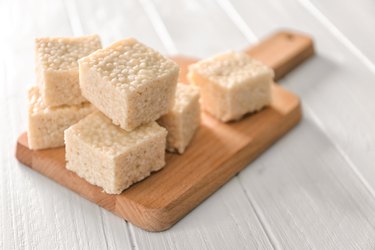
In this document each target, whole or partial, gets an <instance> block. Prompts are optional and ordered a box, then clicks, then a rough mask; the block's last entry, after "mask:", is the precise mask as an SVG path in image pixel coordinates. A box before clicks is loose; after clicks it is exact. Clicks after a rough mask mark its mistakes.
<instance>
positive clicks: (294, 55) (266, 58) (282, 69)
mask: <svg viewBox="0 0 375 250" xmlns="http://www.w3.org/2000/svg"><path fill="white" fill-rule="evenodd" d="M245 52H246V53H248V54H249V55H250V56H251V57H253V58H255V59H257V60H259V61H261V62H263V63H265V64H267V65H268V66H270V67H271V68H273V70H274V71H275V81H277V80H279V79H280V78H282V77H283V76H285V75H286V74H287V73H289V72H290V71H292V70H293V69H294V68H295V67H297V66H298V65H299V64H301V63H302V62H304V61H305V60H306V59H308V58H309V57H311V56H313V55H314V43H313V40H312V38H311V37H309V36H307V35H304V34H301V33H298V32H292V31H279V32H276V33H274V34H272V35H271V36H269V37H268V38H266V39H264V40H261V43H259V44H257V45H255V46H250V47H249V48H247V49H245ZM171 58H172V59H173V60H175V61H176V62H177V63H178V64H179V65H180V79H179V81H180V82H187V78H186V74H187V69H188V66H189V65H190V64H192V63H194V62H196V61H197V60H198V59H196V58H191V57H186V56H173V57H171Z"/></svg>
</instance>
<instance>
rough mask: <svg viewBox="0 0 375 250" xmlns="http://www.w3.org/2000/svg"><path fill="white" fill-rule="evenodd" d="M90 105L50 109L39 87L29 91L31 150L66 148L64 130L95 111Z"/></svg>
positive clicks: (29, 136) (29, 138) (28, 135)
mask: <svg viewBox="0 0 375 250" xmlns="http://www.w3.org/2000/svg"><path fill="white" fill-rule="evenodd" d="M94 109H95V108H94V107H93V106H92V105H91V104H90V103H82V104H78V105H74V106H61V107H56V108H48V107H46V106H45V104H44V103H43V101H42V98H41V96H40V94H39V89H38V87H36V86H34V87H31V88H30V90H29V114H28V132H27V137H28V142H29V147H30V148H31V149H45V148H54V147H60V146H64V130H65V129H67V128H68V127H70V126H71V125H73V124H75V123H77V122H78V121H79V120H81V119H82V118H84V117H85V116H86V115H88V114H89V113H91V112H92V111H94Z"/></svg>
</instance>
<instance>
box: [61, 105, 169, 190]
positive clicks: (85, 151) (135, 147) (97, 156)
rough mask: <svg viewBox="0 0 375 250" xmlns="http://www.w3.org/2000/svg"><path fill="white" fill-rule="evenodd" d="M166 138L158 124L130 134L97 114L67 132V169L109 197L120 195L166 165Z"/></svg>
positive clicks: (165, 132)
mask: <svg viewBox="0 0 375 250" xmlns="http://www.w3.org/2000/svg"><path fill="white" fill-rule="evenodd" d="M166 136H167V131H166V129H165V128H163V127H160V126H159V125H158V124H157V123H156V122H150V123H148V124H145V125H142V126H140V127H138V128H137V129H135V130H133V131H131V132H127V131H125V130H123V129H121V128H120V127H118V126H116V125H114V124H113V123H112V122H111V120H110V119H108V118H107V117H106V116H104V115H103V114H102V113H100V112H94V113H93V114H91V115H88V116H87V117H86V118H85V119H82V120H81V121H80V122H78V123H77V124H75V125H73V126H71V127H70V128H69V129H67V130H65V144H66V147H65V150H66V160H67V164H66V168H67V169H69V170H71V171H73V172H75V173H76V174H77V175H78V176H80V177H82V178H84V179H85V180H87V181H88V182H89V183H91V184H93V185H97V186H99V187H102V188H103V189H104V192H106V193H108V194H120V193H121V192H122V191H123V190H124V189H126V188H128V187H129V186H130V185H132V184H133V183H136V182H138V181H140V180H142V179H144V178H146V177H147V176H149V175H150V174H151V172H153V171H157V170H159V169H161V168H162V167H163V166H164V165H165V159H164V158H165V143H166Z"/></svg>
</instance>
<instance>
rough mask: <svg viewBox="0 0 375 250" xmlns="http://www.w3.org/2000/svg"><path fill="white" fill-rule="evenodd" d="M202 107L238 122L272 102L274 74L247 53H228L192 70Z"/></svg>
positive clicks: (206, 61) (216, 114)
mask: <svg viewBox="0 0 375 250" xmlns="http://www.w3.org/2000/svg"><path fill="white" fill-rule="evenodd" d="M188 77H189V80H190V81H191V82H192V83H194V84H195V85H197V86H199V88H200V92H201V97H202V107H203V109H204V110H206V111H207V112H208V113H210V114H212V115H213V116H215V117H216V118H218V119H219V120H221V121H224V122H227V121H230V120H238V119H240V118H241V117H242V116H243V115H245V114H247V113H250V112H254V111H258V110H260V109H262V108H263V107H264V106H266V105H268V104H269V103H270V102H271V85H272V81H273V77H274V72H273V70H272V69H271V68H269V67H268V66H266V65H264V64H262V63H260V62H258V61H256V60H254V59H252V58H250V57H249V56H248V55H246V54H245V53H236V52H227V53H224V54H221V55H217V56H214V57H212V58H209V59H206V60H202V61H199V62H198V63H196V64H193V65H191V66H190V67H189V75H188Z"/></svg>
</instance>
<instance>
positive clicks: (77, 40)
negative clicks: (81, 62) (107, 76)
mask: <svg viewBox="0 0 375 250" xmlns="http://www.w3.org/2000/svg"><path fill="white" fill-rule="evenodd" d="M100 48H101V42H100V38H99V36H97V35H91V36H81V37H74V38H58V37H56V38H53V37H46V38H36V39H35V64H36V79H37V85H38V86H39V89H40V92H41V95H42V98H43V102H44V104H45V105H46V106H51V107H52V106H60V105H65V104H66V105H74V104H79V103H82V102H84V101H85V99H84V98H83V96H82V95H81V90H80V88H79V76H78V62H77V61H78V59H80V58H82V57H84V56H87V55H89V54H90V53H92V52H94V51H95V50H97V49H100Z"/></svg>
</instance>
